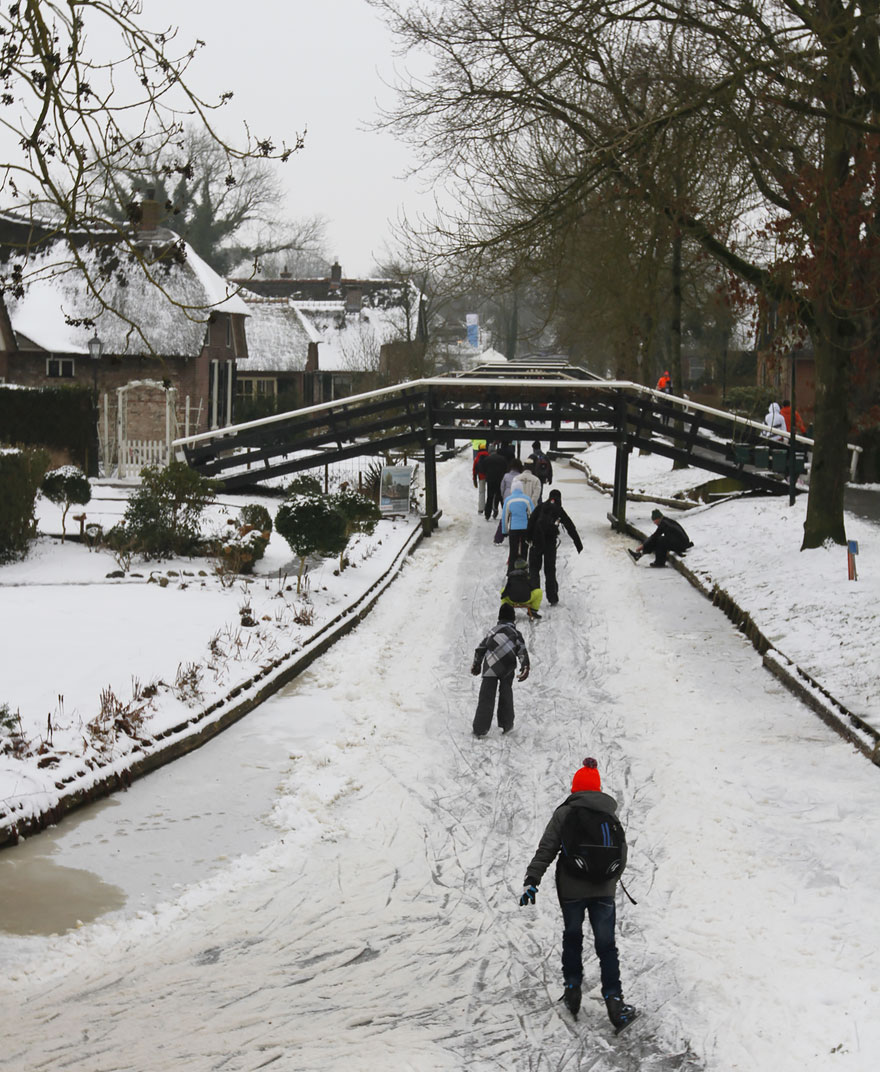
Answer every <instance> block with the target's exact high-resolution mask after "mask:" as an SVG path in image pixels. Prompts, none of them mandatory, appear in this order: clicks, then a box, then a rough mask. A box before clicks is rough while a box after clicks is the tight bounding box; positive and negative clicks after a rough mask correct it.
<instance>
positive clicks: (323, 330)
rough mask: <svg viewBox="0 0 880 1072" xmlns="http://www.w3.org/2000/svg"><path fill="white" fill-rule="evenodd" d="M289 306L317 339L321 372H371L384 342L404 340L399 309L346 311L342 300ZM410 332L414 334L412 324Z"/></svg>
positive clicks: (403, 321)
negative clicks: (298, 314)
mask: <svg viewBox="0 0 880 1072" xmlns="http://www.w3.org/2000/svg"><path fill="white" fill-rule="evenodd" d="M291 305H293V306H295V307H296V308H297V309H298V310H299V311H300V313H301V314H302V316H303V317H304V319H306V320H307V321H308V322H309V323H310V324H311V326H312V328H313V329H314V330H315V331H316V332H317V334H318V336H319V337H320V340H321V342H320V345H319V347H318V366H319V368H321V369H323V370H324V371H328V372H338V371H340V370H347V371H355V370H358V369H374V368H376V367H377V366H378V363H379V351H380V349H381V348H382V346H384V344H385V343H388V342H393V341H394V340H396V339H405V338H406V334H407V333H406V318H407V311H406V310H405V309H403V308H400V307H399V306H389V307H386V308H382V307H376V308H373V307H368V306H364V307H363V308H361V310H360V311H359V312H352V311H346V308H345V302H344V301H337V302H328V301H321V302H315V301H302V302H300V301H294V302H291ZM411 315H412V314H411ZM411 332H412V333H413V334H414V333H415V324H412V325H411Z"/></svg>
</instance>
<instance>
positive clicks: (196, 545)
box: [123, 461, 219, 558]
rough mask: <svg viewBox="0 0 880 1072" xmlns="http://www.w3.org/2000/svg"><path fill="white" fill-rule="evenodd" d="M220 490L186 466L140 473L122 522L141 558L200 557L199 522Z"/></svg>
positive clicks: (174, 465) (149, 468)
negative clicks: (138, 483)
mask: <svg viewBox="0 0 880 1072" xmlns="http://www.w3.org/2000/svg"><path fill="white" fill-rule="evenodd" d="M218 487H219V485H218V484H217V482H216V481H215V480H208V479H207V478H205V477H203V476H200V475H199V474H198V473H197V472H195V470H193V469H190V467H189V466H188V465H186V464H184V462H177V461H175V462H171V464H170V465H169V466H168V467H167V468H166V469H156V468H153V467H148V468H146V469H141V486H140V487H139V488H138V489H137V491H136V492H135V493H134V494H133V495H132V496H131V498H130V499H129V500H128V506H127V507H126V508H125V517H124V519H123V520H124V522H125V528H126V531H127V532H128V534H129V536H131V537H132V539H133V540H134V541H135V546H136V549H137V550H138V551H139V552H140V554H142V555H144V557H145V558H173V557H175V556H176V555H192V554H195V553H197V552H198V550H199V549H200V545H201V531H200V528H199V522H200V520H201V516H202V513H203V512H204V510H205V507H206V506H208V504H209V503H210V502H211V501H212V500H213V498H214V494H215V493H216V491H217V488H218Z"/></svg>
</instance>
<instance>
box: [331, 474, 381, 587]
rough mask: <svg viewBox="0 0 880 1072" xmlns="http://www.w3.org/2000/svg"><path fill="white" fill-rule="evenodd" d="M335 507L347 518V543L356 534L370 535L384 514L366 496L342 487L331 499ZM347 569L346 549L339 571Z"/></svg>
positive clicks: (341, 556) (340, 558) (341, 558)
mask: <svg viewBox="0 0 880 1072" xmlns="http://www.w3.org/2000/svg"><path fill="white" fill-rule="evenodd" d="M330 502H331V503H332V505H333V507H334V508H335V509H336V510H338V511H339V513H340V514H342V516H343V517H344V518H345V538H346V543H348V540H349V539H350V537H351V536H352V535H354V533H356V532H363V533H366V534H367V535H369V534H370V533H371V532H373V530H374V529H375V528H376V525H377V523H378V522H379V521H380V520H381V517H382V514H381V513H380V511H379V507H378V506H377V505H376V504H375V503H374V502H373V500H372V499H368V498H367V496H366V495H361V494H360V492H357V491H353V490H352V489H351V488H347V487H342V488H340V489H339V491H337V492H336V494H335V495H334V496H332V498H331V499H330ZM344 568H345V548H343V549H342V551H341V552H340V555H339V569H340V570H343V569H344Z"/></svg>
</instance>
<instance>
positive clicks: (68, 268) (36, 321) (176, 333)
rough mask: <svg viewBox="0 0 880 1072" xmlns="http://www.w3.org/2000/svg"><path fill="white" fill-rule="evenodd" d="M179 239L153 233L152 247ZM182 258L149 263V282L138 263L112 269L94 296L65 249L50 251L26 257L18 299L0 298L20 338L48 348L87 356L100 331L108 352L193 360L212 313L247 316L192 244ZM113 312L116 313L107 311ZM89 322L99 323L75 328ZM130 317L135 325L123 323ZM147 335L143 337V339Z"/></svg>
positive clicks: (91, 255)
mask: <svg viewBox="0 0 880 1072" xmlns="http://www.w3.org/2000/svg"><path fill="white" fill-rule="evenodd" d="M176 241H178V239H177V236H176V235H175V234H173V232H171V231H166V230H158V231H156V232H153V233H152V236H151V241H150V246H151V247H152V248H154V249H156V248H159V247H160V246H161V247H162V248H167V247H168V246H169V245H170V244H171V243H173V242H176ZM184 249H185V252H186V256H185V258H183V259H182V260H181V261H180V262H177V261H175V262H167V263H166V262H165V261H161V262H158V263H154V264H152V265H151V266H150V271H151V273H152V276H153V279H154V280H155V282H151V281H150V280H149V279H148V278H147V277H146V275H145V274H144V272H143V271H142V270H141V268H140V267H139V266H132V268H131V270H129V271H128V272H127V273H126V275H125V278H124V279H121V278H119V276H118V275H116V274H114V275H113V276H111V278H110V279H108V280H107V281H106V282H102V283H101V298H102V301H103V303H104V305H105V306H109V308H106V307H104V308H102V303H101V302H99V301H98V299H97V298H96V297H95V295H94V294H93V293H92V292H91V290H90V289H89V285H88V282H87V280H86V278H85V276H84V275H83V274H82V273H81V272H80V271H79V270H78V269H76V268H74V267H73V266H72V265H71V263H70V254H69V253H68V252H66V251H65V252H61V251H59V250H54V251H53V249H52V248H47V249H45V250H44V251H43V252H41V253H39V254H37V255H36V256H32V257H31V258H29V260H28V264H27V272H28V277H29V282H28V283H27V285H26V289H25V293H24V295H23V297H20V298H16V297H14V296H12V295H11V294H10V293H9V292H7V294H6V295H5V296H4V301H5V303H6V307H7V309H8V312H9V320H10V323H11V325H12V328H13V331H14V332H15V334H16V336H17V337H18V338H19V342H21V341H23V340H27V341H29V342H31V343H32V344H34V345H35V346H37V347H39V348H41V349H43V350H46V351H48V352H50V353H68V354H86V353H88V345H87V343H88V339H89V338H90V337H91V336H92V334H93V333H94V332H95V331H97V333H98V335H99V337H100V338H101V340H102V342H103V343H104V352H105V353H107V354H128V355H135V356H151V355H153V354H160V355H163V356H167V357H197V356H198V355H199V354H200V353H201V351H202V347H203V346H204V341H205V323H206V321H207V318H208V316H209V314H210V313H211V312H212V311H215V310H216V311H220V312H224V313H237V314H240V315H244V316H246V315H247V313H248V310H247V306H246V305H245V303H244V302H243V301H242V300H241V298H240V297H239V296H238V295H237V294H236V293H235V290H234V288H233V287H232V286H231V285H230V284H228V283H227V282H226V281H225V280H224V279H222V278H221V277H220V276H219V275H218V274H217V273H216V272H215V271H214V270H213V269H212V268H211V267H210V266H209V265H208V264H206V263H205V261H203V260H202V258H201V257H199V255H198V254H197V253H196V252H195V251H194V250H193V249H192V247H191V246H189V245H187V244H184ZM79 252H80V255H81V256H82V258H83V260H84V261H85V262H86V265H87V267H88V269H89V274H90V275H91V277H92V278H93V279H95V280H101V274H100V265H99V261H98V257H97V254H96V253H95V252H93V251H90V250H88V249H81V250H80V251H79ZM111 310H113V311H111ZM86 318H87V319H89V320H93V321H94V322H95V325H96V327H95V328H91V327H85V326H78V327H76V326H72V325H71V324H70V323H69V322H68V321H69V320H82V319H86ZM129 320H130V321H132V322H133V323H134V324H135V325H137V328H138V329H139V331H140V333H142V335H143V336H144V337H142V336H141V334H140V333H139V332H138V330H135V329H134V328H133V327H132V325H131V324H130V323H129V322H128V321H129ZM144 338H146V340H147V341H146V342H145V341H144Z"/></svg>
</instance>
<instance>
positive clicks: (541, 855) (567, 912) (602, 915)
mask: <svg viewBox="0 0 880 1072" xmlns="http://www.w3.org/2000/svg"><path fill="white" fill-rule="evenodd" d="M554 860H556V892H557V895H558V897H559V907H560V908H561V909H562V924H563V929H562V975H563V979H564V981H565V991H564V993H563V995H562V999H561V1000H563V1001H564V1002H565V1004H566V1006H567V1007H568V1009H569V1010H570V1011H571V1013H572V1015H573V1016H574V1017H575V1019H577V1014H578V1010H579V1009H580V1007H581V983H582V981H583V974H584V969H583V961H582V954H583V944H584V916H587V917H588V918H589V920H590V927H591V928H592V931H593V939H594V943H595V947H596V956H597V957H598V958H599V969H600V973H601V979H602V997H603V998H604V999H605V1007H606V1008H607V1010H608V1018H609V1019H610V1020H611V1023H612V1024H613V1025H614V1027H615V1029H616V1030H617V1032H618V1033H619V1032H620V1031H622V1030H623V1029H624V1028H625V1027H628V1026H629V1025H630V1024H631V1023H632V1022H633V1020H635V1018H636V1017H637V1016H638V1011H637V1010H636V1009H635V1008H634V1007H633V1006H632V1005H627V1004H626V1002H625V1001H624V1000H623V994H622V992H621V986H620V961H619V959H618V955H617V945H616V943H615V939H614V928H615V922H616V912H615V904H614V893H615V888H616V886H617V883H618V882H619V881H620V876H621V874H622V873H623V869H624V868H625V867H626V838H625V836H624V833H623V827H622V826H621V825H620V822H619V821H618V819H617V801H616V800H615V799H614V797H611V796H609V795H608V794H607V793H603V792H602V782H601V779H600V777H599V770H598V765H597V763H596V760H595V759H591V758H587V759H585V760H584V765H583V766H582V767H581V768H580V770H578V771H576V773H575V776H574V778H573V779H572V783H571V795H570V796H569V797H568V798H567V799H566V800H564V801H563V802H562V803H561V804H560V805H559V807H558V808H557V809H556V811H554V813H553V816H552V818H551V819H550V822H549V823H548V824H547V829H546V830H545V831H544V833H543V835H542V837H541V842H540V844H539V845H538V851H537V852H536V853H535V855H534V858H533V859H532V862H531V863H530V864H529V866H528V868H527V869H526V877H525V879H524V885H525V889H524V890H523V894H522V897H520V901H519V903H520V904H521V905H529V904H534V903H535V895H536V894H537V892H538V886H539V885H540V883H541V879H542V878H543V877H544V872H545V871H546V870H547V868H548V867H549V866H550V864H551V863H553V861H554Z"/></svg>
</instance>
